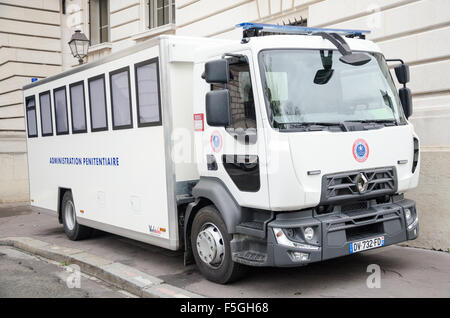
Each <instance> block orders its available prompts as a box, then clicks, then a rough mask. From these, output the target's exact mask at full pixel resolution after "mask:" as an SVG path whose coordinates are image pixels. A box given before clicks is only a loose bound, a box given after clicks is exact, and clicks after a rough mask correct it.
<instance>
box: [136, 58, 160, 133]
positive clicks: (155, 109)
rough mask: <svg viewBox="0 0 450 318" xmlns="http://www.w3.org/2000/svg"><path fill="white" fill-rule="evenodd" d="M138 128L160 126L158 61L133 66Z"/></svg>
mask: <svg viewBox="0 0 450 318" xmlns="http://www.w3.org/2000/svg"><path fill="white" fill-rule="evenodd" d="M135 75H136V97H137V98H136V100H137V113H138V126H139V127H142V126H151V125H161V106H160V99H159V71H158V59H153V60H150V61H145V62H142V63H139V64H136V66H135Z"/></svg>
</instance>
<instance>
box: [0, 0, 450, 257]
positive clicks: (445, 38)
mask: <svg viewBox="0 0 450 318" xmlns="http://www.w3.org/2000/svg"><path fill="white" fill-rule="evenodd" d="M240 22H261V23H279V24H283V23H285V24H299V25H308V26H311V27H342V28H357V29H370V30H371V31H372V33H371V35H370V36H369V37H368V38H369V39H371V40H373V41H375V42H377V44H378V45H379V46H380V47H381V49H382V50H383V52H384V54H385V56H386V57H387V58H402V59H404V60H405V61H406V62H407V63H408V64H409V65H410V70H411V82H410V84H409V85H408V87H410V88H411V90H412V92H413V100H414V115H413V117H412V118H411V121H412V122H413V123H414V125H415V127H416V132H417V133H418V134H419V136H420V138H421V158H422V170H421V180H420V185H419V187H418V188H417V189H416V190H414V191H412V192H411V193H409V194H408V196H409V197H412V198H414V199H415V200H416V201H417V202H418V207H419V211H420V218H421V221H420V223H421V232H422V233H421V236H420V239H418V240H417V241H414V242H412V243H411V244H412V245H415V246H420V247H426V248H436V249H443V250H447V249H448V248H450V243H449V242H450V195H449V194H450V76H449V75H448V74H450V1H449V0H222V1H217V0H109V1H108V0H90V1H87V0H0V203H1V202H15V201H26V200H28V181H27V178H28V176H27V165H26V143H25V121H24V117H23V116H24V112H23V104H22V92H21V87H22V86H23V85H25V84H27V83H29V82H30V81H31V79H32V78H37V79H40V78H44V77H47V76H49V75H52V74H56V73H59V72H61V71H62V70H65V69H68V68H71V67H76V65H77V64H78V62H77V60H76V59H74V58H73V57H72V56H71V54H70V49H69V46H68V45H67V42H68V41H69V40H70V36H71V35H72V33H73V32H74V30H77V29H79V30H81V31H82V32H83V33H85V34H86V35H87V36H88V38H89V39H90V40H91V47H90V49H89V55H88V58H87V59H88V60H89V61H93V60H96V59H98V58H100V57H102V56H105V55H107V54H110V53H111V52H115V51H118V50H120V49H123V48H126V47H129V46H132V45H135V44H136V43H138V42H141V41H144V40H146V39H149V38H151V37H154V36H157V35H160V34H177V35H190V36H203V37H215V38H233V39H239V38H241V35H242V34H241V31H240V30H237V29H235V27H234V25H235V24H237V23H240ZM386 142H389V141H388V140H387V141H386Z"/></svg>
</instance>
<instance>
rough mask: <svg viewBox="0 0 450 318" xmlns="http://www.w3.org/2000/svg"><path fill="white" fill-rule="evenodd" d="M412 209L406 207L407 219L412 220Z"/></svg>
mask: <svg viewBox="0 0 450 318" xmlns="http://www.w3.org/2000/svg"><path fill="white" fill-rule="evenodd" d="M411 216H412V215H411V210H410V209H405V217H406V221H409V220H411Z"/></svg>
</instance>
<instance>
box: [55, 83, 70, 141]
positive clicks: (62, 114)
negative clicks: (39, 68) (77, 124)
mask: <svg viewBox="0 0 450 318" xmlns="http://www.w3.org/2000/svg"><path fill="white" fill-rule="evenodd" d="M53 100H54V103H55V120H56V134H57V135H64V134H68V133H69V124H68V122H67V98H66V87H65V86H63V87H61V88H57V89H55V90H54V91H53Z"/></svg>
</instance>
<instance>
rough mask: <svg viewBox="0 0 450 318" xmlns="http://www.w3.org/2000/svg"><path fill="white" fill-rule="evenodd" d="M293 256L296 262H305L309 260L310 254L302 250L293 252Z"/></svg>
mask: <svg viewBox="0 0 450 318" xmlns="http://www.w3.org/2000/svg"><path fill="white" fill-rule="evenodd" d="M291 257H292V260H293V261H294V262H304V261H307V260H309V254H308V253H302V252H291Z"/></svg>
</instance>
